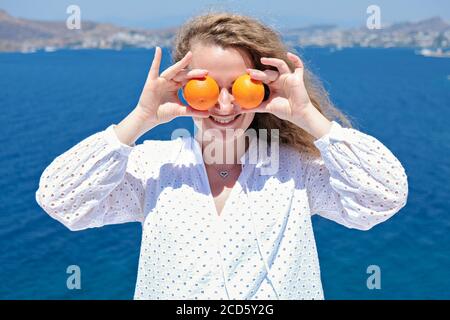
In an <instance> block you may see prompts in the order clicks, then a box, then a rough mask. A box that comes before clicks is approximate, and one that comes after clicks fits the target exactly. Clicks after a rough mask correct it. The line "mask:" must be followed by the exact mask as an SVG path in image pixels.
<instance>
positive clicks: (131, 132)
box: [114, 106, 157, 146]
mask: <svg viewBox="0 0 450 320" xmlns="http://www.w3.org/2000/svg"><path fill="white" fill-rule="evenodd" d="M156 126H157V123H154V122H151V121H149V120H148V117H146V115H145V113H144V112H143V111H142V110H141V109H140V107H139V106H137V107H136V108H134V110H133V111H132V112H131V113H130V114H129V115H128V116H127V117H126V118H125V119H123V120H122V121H121V122H120V123H119V124H118V125H117V126H115V128H114V131H115V133H116V135H117V138H118V139H119V140H120V141H121V142H122V143H124V144H126V145H129V146H132V145H133V144H134V143H135V142H136V140H137V139H139V137H141V136H142V135H143V134H144V133H146V132H147V131H149V130H150V129H152V128H154V127H156Z"/></svg>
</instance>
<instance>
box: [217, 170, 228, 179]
mask: <svg viewBox="0 0 450 320" xmlns="http://www.w3.org/2000/svg"><path fill="white" fill-rule="evenodd" d="M219 174H220V176H221V177H222V178H223V179H225V178H226V177H228V171H220V172H219Z"/></svg>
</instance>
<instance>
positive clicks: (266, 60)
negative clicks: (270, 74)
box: [261, 57, 291, 74]
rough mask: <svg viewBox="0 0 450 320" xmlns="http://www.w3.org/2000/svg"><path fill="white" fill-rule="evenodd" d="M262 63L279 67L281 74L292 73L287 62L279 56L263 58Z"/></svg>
mask: <svg viewBox="0 0 450 320" xmlns="http://www.w3.org/2000/svg"><path fill="white" fill-rule="evenodd" d="M261 63H262V64H265V65H269V66H273V67H275V68H277V69H278V71H279V72H280V74H284V73H291V70H290V69H289V67H288V65H287V63H286V62H285V61H284V60H281V59H277V58H264V57H263V58H261Z"/></svg>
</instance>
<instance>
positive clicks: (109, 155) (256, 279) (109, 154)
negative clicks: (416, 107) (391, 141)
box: [36, 122, 408, 299]
mask: <svg viewBox="0 0 450 320" xmlns="http://www.w3.org/2000/svg"><path fill="white" fill-rule="evenodd" d="M113 128H114V125H111V126H110V127H108V128H107V129H106V130H105V131H102V132H98V133H96V134H93V135H92V136H90V137H88V138H86V139H85V140H83V141H81V142H80V143H78V144H77V145H75V146H74V147H72V148H71V149H69V150H68V151H66V152H65V153H63V154H62V155H60V156H59V157H57V158H56V159H55V160H54V161H53V162H52V163H51V164H50V165H49V166H48V167H47V168H46V169H45V170H44V172H43V174H42V176H41V179H40V183H39V189H38V190H37V192H36V200H37V202H38V203H39V205H40V206H41V207H42V208H43V209H44V210H45V211H46V212H47V213H48V214H49V215H50V216H52V217H53V218H55V219H57V220H58V221H60V222H61V223H63V224H64V225H65V226H67V227H68V228H69V229H71V230H82V229H86V228H92V227H100V226H103V225H107V224H116V223H125V222H133V221H137V222H141V223H142V228H143V232H142V243H141V252H140V258H139V268H138V276H137V282H136V290H135V296H134V298H135V299H323V291H322V284H321V279H320V267H319V261H318V255H317V248H316V244H315V241H314V234H313V229H312V224H311V215H312V214H319V215H321V216H323V217H325V218H328V219H331V220H333V221H336V222H337V223H340V224H343V225H345V226H347V227H350V228H356V229H361V230H368V229H370V228H372V227H373V226H374V225H376V224H378V223H381V222H382V221H384V220H386V219H388V218H389V217H391V216H392V215H393V214H395V213H396V212H397V211H399V210H400V209H401V208H402V207H403V206H404V205H405V203H406V199H407V192H408V184H407V177H406V174H405V172H404V169H403V167H402V165H401V164H400V162H399V161H398V160H397V159H396V158H395V156H394V155H392V153H391V152H390V151H389V150H388V149H387V148H386V147H385V146H384V145H383V144H381V142H379V141H378V140H376V139H375V138H373V137H371V136H369V135H366V134H364V133H361V132H359V131H357V130H354V129H347V128H342V127H341V126H340V125H339V124H338V123H336V122H333V123H332V130H331V131H330V133H329V134H327V135H325V136H324V137H322V138H320V139H318V140H316V141H315V144H316V146H317V148H318V149H319V151H320V155H321V156H320V157H316V158H314V157H312V156H310V155H308V154H305V153H301V152H299V151H297V150H295V149H293V148H292V147H289V146H286V145H281V146H280V149H279V152H280V154H279V157H278V158H279V161H280V163H279V170H278V171H277V172H276V173H275V174H273V175H270V176H268V175H264V174H263V171H262V169H263V168H264V166H266V165H270V163H269V164H267V162H266V161H265V160H267V159H259V162H258V163H256V164H246V165H244V166H243V169H242V173H241V176H240V177H239V180H238V181H237V182H236V184H235V186H234V187H233V189H232V191H231V193H230V195H229V197H228V199H227V202H226V204H225V207H224V208H223V211H222V213H221V215H220V216H218V215H217V211H216V209H215V205H214V201H213V198H212V195H211V194H210V191H209V190H210V188H209V184H208V179H207V176H206V171H205V168H204V164H203V160H202V158H201V154H200V155H199V150H200V147H199V145H198V143H197V142H196V140H194V139H192V138H190V137H184V138H178V139H175V140H172V141H157V140H147V141H145V142H144V143H143V144H140V145H137V146H127V145H124V144H122V143H120V141H119V140H118V139H117V136H116V135H115V132H114V130H113ZM252 146H253V145H251V148H252ZM253 147H254V146H253Z"/></svg>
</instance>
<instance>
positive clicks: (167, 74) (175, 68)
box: [161, 51, 192, 80]
mask: <svg viewBox="0 0 450 320" xmlns="http://www.w3.org/2000/svg"><path fill="white" fill-rule="evenodd" d="M191 58H192V52H191V51H189V52H188V53H186V55H185V56H184V57H183V59H181V60H180V61H178V62H177V63H175V64H174V65H172V66H170V67H169V68H167V69H166V70H165V71H164V72H163V73H161V77H162V78H165V79H167V80H171V79H172V78H173V77H175V75H176V74H177V73H178V72H180V70H181V69H184V68H185V67H187V66H188V64H189V62H190V61H191Z"/></svg>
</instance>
